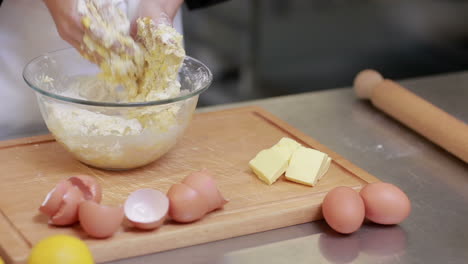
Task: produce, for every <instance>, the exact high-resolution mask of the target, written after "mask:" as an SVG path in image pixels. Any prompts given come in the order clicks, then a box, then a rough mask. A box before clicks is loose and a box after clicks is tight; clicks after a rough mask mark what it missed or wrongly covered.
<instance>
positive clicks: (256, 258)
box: [114, 72, 468, 264]
mask: <svg viewBox="0 0 468 264" xmlns="http://www.w3.org/2000/svg"><path fill="white" fill-rule="evenodd" d="M400 83H401V84H403V85H404V86H405V87H407V88H408V89H410V90H412V91H414V92H415V93H416V94H418V95H420V96H422V97H423V98H426V99H427V100H429V101H431V102H432V103H433V104H435V105H437V106H439V107H441V108H442V109H444V110H445V111H447V112H449V113H451V114H453V115H454V116H456V117H458V118H459V119H462V120H464V121H465V122H468V72H461V73H453V74H447V75H439V76H432V77H424V78H419V79H412V80H406V81H402V82H400ZM241 105H258V106H261V107H264V108H265V109H267V110H269V111H270V112H272V113H273V114H275V115H277V116H279V117H280V118H282V119H284V120H286V121H287V122H288V123H290V124H291V125H293V126H295V127H297V128H298V129H300V130H302V131H303V132H305V133H307V134H308V135H310V136H312V137H313V138H315V139H317V140H318V141H320V142H321V143H323V144H325V145H326V146H328V147H329V148H331V149H332V150H333V151H336V152H338V153H339V154H341V155H342V156H344V157H345V158H347V159H349V160H350V161H352V162H353V163H355V164H356V165H358V166H360V167H361V168H363V169H365V170H367V171H368V172H370V173H372V174H373V175H375V176H377V177H378V178H380V179H381V180H383V181H387V182H390V183H394V184H396V185H397V186H399V187H400V188H401V189H403V190H404V191H405V192H406V193H407V194H408V196H409V197H410V199H411V201H412V213H411V215H410V217H409V218H408V219H407V220H406V221H404V222H403V223H402V224H400V225H397V226H379V225H374V224H370V223H366V224H364V225H363V227H362V228H361V229H360V230H359V231H358V232H356V233H354V234H352V235H348V236H343V235H338V234H336V233H335V232H333V231H332V230H331V229H330V228H329V227H328V226H327V225H326V224H325V222H324V221H316V222H312V223H306V224H301V225H296V226H291V227H286V228H281V229H276V230H272V231H267V232H262V233H257V234H252V235H247V236H242V237H236V238H231V239H226V240H222V241H217V242H212V243H206V244H202V245H196V246H191V247H187V248H181V249H176V250H171V251H166V252H161V253H156V254H152V255H147V256H142V257H137V258H131V259H127V260H121V261H116V262H114V263H119V264H123V263H270V264H276V263H467V262H468V227H467V223H468V165H467V164H465V163H464V162H462V161H461V160H459V159H457V158H456V157H454V156H452V155H451V154H449V153H448V152H446V151H444V150H443V149H441V148H439V147H438V146H436V145H434V144H432V143H431V142H429V141H427V140H426V139H424V138H422V137H421V136H419V135H418V134H416V133H415V132H413V131H411V130H410V129H408V128H406V127H405V126H403V125H402V124H400V123H398V122H397V121H395V120H393V119H391V118H390V117H388V116H387V115H385V114H384V113H382V112H380V111H379V110H377V109H376V108H374V107H373V106H372V105H371V104H370V103H369V102H364V101H360V100H358V99H356V97H355V96H354V94H353V91H352V90H351V89H350V88H342V89H335V90H329V91H323V92H314V93H305V94H297V95H291V96H283V97H276V98H269V99H265V100H258V101H250V102H244V103H240V104H231V105H223V106H217V107H208V108H201V109H198V111H199V112H203V111H213V110H218V109H222V108H230V107H236V106H241ZM467 136H468V135H467ZM271 221H274V219H271Z"/></svg>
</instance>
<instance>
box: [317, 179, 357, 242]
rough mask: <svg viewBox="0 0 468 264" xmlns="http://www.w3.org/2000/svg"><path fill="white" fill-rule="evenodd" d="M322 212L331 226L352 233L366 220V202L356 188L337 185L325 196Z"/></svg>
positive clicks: (339, 230) (338, 230) (341, 231)
mask: <svg viewBox="0 0 468 264" xmlns="http://www.w3.org/2000/svg"><path fill="white" fill-rule="evenodd" d="M322 213H323V217H324V218H325V221H326V222H327V224H328V225H329V226H330V227H331V228H333V229H334V230H335V231H337V232H339V233H342V234H350V233H353V232H354V231H356V230H358V229H359V227H361V225H362V223H363V221H364V215H365V212H364V202H363V201H362V199H361V197H360V196H359V193H357V192H356V191H355V190H353V189H351V188H349V187H344V186H342V187H336V188H334V189H333V190H331V191H330V192H329V193H327V195H326V196H325V198H324V200H323V203H322Z"/></svg>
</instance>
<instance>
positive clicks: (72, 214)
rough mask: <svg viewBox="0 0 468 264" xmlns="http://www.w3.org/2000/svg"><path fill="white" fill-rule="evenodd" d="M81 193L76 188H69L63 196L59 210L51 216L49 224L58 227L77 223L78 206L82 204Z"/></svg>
mask: <svg viewBox="0 0 468 264" xmlns="http://www.w3.org/2000/svg"><path fill="white" fill-rule="evenodd" d="M83 200H84V198H83V193H82V192H81V191H80V189H78V187H75V186H73V187H70V188H69V189H68V190H67V192H66V193H65V194H64V195H63V199H62V203H61V204H60V209H59V210H58V212H57V213H55V214H54V216H52V218H51V219H50V223H51V224H54V225H58V226H64V225H71V224H74V223H75V222H77V221H78V205H79V204H80V203H81V202H83Z"/></svg>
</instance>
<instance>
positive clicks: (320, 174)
mask: <svg viewBox="0 0 468 264" xmlns="http://www.w3.org/2000/svg"><path fill="white" fill-rule="evenodd" d="M331 160H332V159H331V158H330V157H328V158H327V161H326V162H325V165H324V166H323V167H322V168H320V172H319V180H320V179H322V177H323V175H325V174H326V173H327V171H328V168H330V163H331Z"/></svg>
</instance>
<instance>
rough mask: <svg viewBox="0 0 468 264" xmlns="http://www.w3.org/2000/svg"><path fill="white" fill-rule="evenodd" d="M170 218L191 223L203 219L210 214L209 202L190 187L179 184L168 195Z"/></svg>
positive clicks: (173, 186)
mask: <svg viewBox="0 0 468 264" xmlns="http://www.w3.org/2000/svg"><path fill="white" fill-rule="evenodd" d="M167 197H169V204H170V205H169V216H170V217H171V218H172V219H173V220H174V221H176V222H181V223H189V222H193V221H196V220H199V219H201V218H202V217H203V216H205V214H206V213H207V212H208V208H209V205H208V203H207V201H206V200H205V199H204V198H203V197H202V196H201V195H200V194H199V193H198V192H197V191H195V190H194V189H192V188H191V187H190V186H188V185H186V184H183V183H177V184H174V185H172V186H171V188H170V189H169V191H168V193H167Z"/></svg>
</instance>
